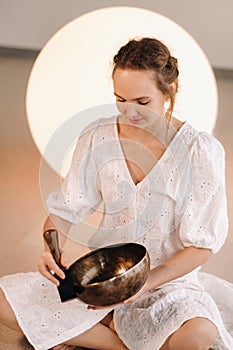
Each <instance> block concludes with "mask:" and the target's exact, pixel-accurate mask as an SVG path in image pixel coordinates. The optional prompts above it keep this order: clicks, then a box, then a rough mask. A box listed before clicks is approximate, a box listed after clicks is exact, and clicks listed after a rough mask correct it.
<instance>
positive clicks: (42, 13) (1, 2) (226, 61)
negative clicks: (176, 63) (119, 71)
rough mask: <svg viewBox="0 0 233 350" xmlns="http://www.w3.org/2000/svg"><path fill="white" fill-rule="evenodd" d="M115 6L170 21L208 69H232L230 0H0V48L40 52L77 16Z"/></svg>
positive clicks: (232, 12)
mask: <svg viewBox="0 0 233 350" xmlns="http://www.w3.org/2000/svg"><path fill="white" fill-rule="evenodd" d="M119 5H122V6H137V7H144V8H147V9H150V10H154V11H156V12H158V13H160V14H162V15H165V16H167V17H169V18H171V19H173V20H174V21H175V22H177V23H178V24H180V25H181V26H182V27H184V28H185V29H186V30H187V31H189V33H190V34H191V35H193V37H194V38H195V39H196V40H197V41H198V43H199V44H200V45H201V47H202V48H203V50H204V51H205V53H206V55H207V56H208V58H209V60H210V63H211V64H212V66H214V67H216V68H224V69H233V19H232V18H233V1H232V0H143V1H142V0H128V1H127V0H125V1H121V0H0V46H7V47H18V48H28V49H41V48H42V47H43V45H44V44H45V43H46V42H47V40H48V39H49V38H50V37H51V36H52V35H53V34H54V33H55V32H56V31H57V30H58V29H60V28H61V27H63V25H65V24H66V23H68V22H69V21H71V20H72V19H75V18H76V17H78V16H79V15H81V14H84V13H86V12H88V11H91V10H94V9H97V8H102V7H106V6H119ZM119 25H120V19H119Z"/></svg>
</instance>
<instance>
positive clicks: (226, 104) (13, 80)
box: [0, 56, 233, 350]
mask: <svg viewBox="0 0 233 350" xmlns="http://www.w3.org/2000/svg"><path fill="white" fill-rule="evenodd" d="M32 65H33V59H31V58H23V57H21V58H18V57H10V56H9V57H7V56H5V57H4V56H2V57H0V76H1V80H0V96H1V103H0V115H1V119H0V123H1V127H0V143H1V150H0V157H1V175H0V176H1V182H0V184H1V185H0V194H1V204H0V205H1V208H0V210H1V220H0V276H1V275H5V274H11V273H16V272H24V271H25V272H26V271H35V270H36V262H37V257H38V256H39V255H40V254H41V252H42V250H43V244H42V238H41V232H42V226H43V221H44V219H45V216H46V212H45V209H44V206H43V202H42V199H41V193H40V187H39V169H40V160H41V157H40V154H39V152H38V150H37V148H36V147H35V145H34V143H33V140H32V138H31V135H30V131H29V128H28V124H27V119H26V113H25V105H24V101H25V93H26V86H27V80H28V77H29V73H30V70H31V68H32ZM218 88H219V98H220V106H219V107H220V109H219V117H218V121H217V124H216V127H215V130H214V134H215V136H216V137H217V138H218V139H219V140H220V141H221V142H222V143H223V145H224V147H225V150H226V164H227V168H226V178H227V196H228V208H229V222H230V228H229V235H228V238H227V241H226V243H225V245H224V247H223V248H222V249H221V251H220V252H219V253H218V254H216V255H215V256H212V257H211V258H210V260H209V262H208V263H207V264H206V265H205V266H204V267H203V269H204V270H205V271H208V272H212V273H214V274H216V275H218V276H220V277H222V278H225V279H227V280H229V281H232V282H233V269H232V266H233V254H232V247H233V187H232V186H231V180H232V174H233V152H232V149H233V147H232V146H233V138H232V130H233V118H232V111H233V99H232V96H233V81H232V80H231V79H218ZM203 117H204V116H203ZM47 171H48V183H49V184H53V183H54V182H56V175H55V174H54V173H53V172H52V170H51V169H49V167H48V169H47ZM90 220H95V218H91V219H90ZM87 226H88V225H87ZM87 226H85V224H84V226H81V230H83V231H85V230H86V229H87ZM66 250H69V251H70V256H71V260H74V259H75V258H77V257H78V256H80V255H82V254H84V253H85V252H86V251H87V248H86V247H85V245H81V244H77V243H74V242H69V243H68V244H67V247H66ZM10 349H14V350H21V349H32V347H31V346H30V345H29V344H28V343H27V341H26V340H25V338H23V337H22V336H21V335H19V334H18V333H16V332H14V331H11V330H9V329H8V328H6V327H4V326H0V350H10Z"/></svg>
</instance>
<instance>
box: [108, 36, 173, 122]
mask: <svg viewBox="0 0 233 350" xmlns="http://www.w3.org/2000/svg"><path fill="white" fill-rule="evenodd" d="M117 68H120V69H130V70H147V71H148V70H149V71H153V72H155V82H156V85H157V87H158V89H159V90H161V91H162V92H163V93H164V94H167V95H168V96H169V98H170V106H169V108H168V116H169V117H170V116H171V115H172V111H173V108H174V104H175V95H176V92H177V89H178V75H179V70H178V62H177V59H176V58H175V57H172V56H171V54H170V51H169V49H168V48H167V47H166V46H165V45H164V44H163V43H162V42H161V41H159V40H157V39H154V38H141V39H133V40H130V41H129V42H128V43H127V44H126V45H124V46H122V47H121V48H120V50H119V51H118V53H117V54H116V55H115V56H114V58H113V71H112V77H113V76H114V72H115V70H116V69H117ZM173 82H175V89H171V86H170V84H171V83H173Z"/></svg>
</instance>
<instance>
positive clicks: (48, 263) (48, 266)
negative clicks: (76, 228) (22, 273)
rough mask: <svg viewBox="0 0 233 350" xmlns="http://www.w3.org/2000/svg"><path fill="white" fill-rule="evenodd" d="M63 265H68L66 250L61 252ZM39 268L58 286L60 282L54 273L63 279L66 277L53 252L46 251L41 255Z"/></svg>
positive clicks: (38, 262) (65, 266)
mask: <svg viewBox="0 0 233 350" xmlns="http://www.w3.org/2000/svg"><path fill="white" fill-rule="evenodd" d="M61 265H62V266H64V268H67V267H68V260H67V258H66V256H65V254H64V252H62V253H61ZM37 269H38V271H39V272H40V273H41V274H42V275H43V276H44V277H46V278H47V279H48V280H50V281H51V282H53V283H54V284H56V286H59V283H60V282H59V280H58V279H57V278H56V277H54V274H56V275H57V276H58V277H60V278H61V279H64V278H65V273H64V272H63V271H62V269H61V268H60V267H59V266H58V265H57V264H56V262H55V260H54V258H53V256H52V254H51V253H50V252H49V251H45V252H44V253H43V254H42V255H41V256H40V257H39V259H38V261H37Z"/></svg>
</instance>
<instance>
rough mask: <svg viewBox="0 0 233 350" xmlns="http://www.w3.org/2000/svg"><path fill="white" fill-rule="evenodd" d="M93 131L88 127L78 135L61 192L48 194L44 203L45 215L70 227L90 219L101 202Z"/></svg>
mask: <svg viewBox="0 0 233 350" xmlns="http://www.w3.org/2000/svg"><path fill="white" fill-rule="evenodd" d="M95 129H96V128H95V127H94V126H89V127H88V128H86V129H85V130H84V131H83V132H82V133H81V135H80V137H79V139H78V141H77V144H76V148H75V151H74V154H73V158H72V162H71V167H70V170H69V172H68V174H67V176H66V178H65V180H64V182H63V184H62V187H61V189H60V190H59V191H56V192H53V193H51V194H50V195H49V196H48V199H47V201H46V205H47V210H48V213H49V214H54V215H57V216H59V217H61V218H62V219H64V220H66V221H68V222H70V223H72V224H79V223H80V222H81V221H83V220H84V219H85V218H86V217H88V216H89V215H91V214H92V213H93V212H94V211H95V210H96V208H97V207H98V205H99V204H100V203H101V200H102V198H101V193H100V189H99V179H98V169H97V166H96V163H95V157H94V153H95V152H93V149H94V141H93V140H94V135H95Z"/></svg>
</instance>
